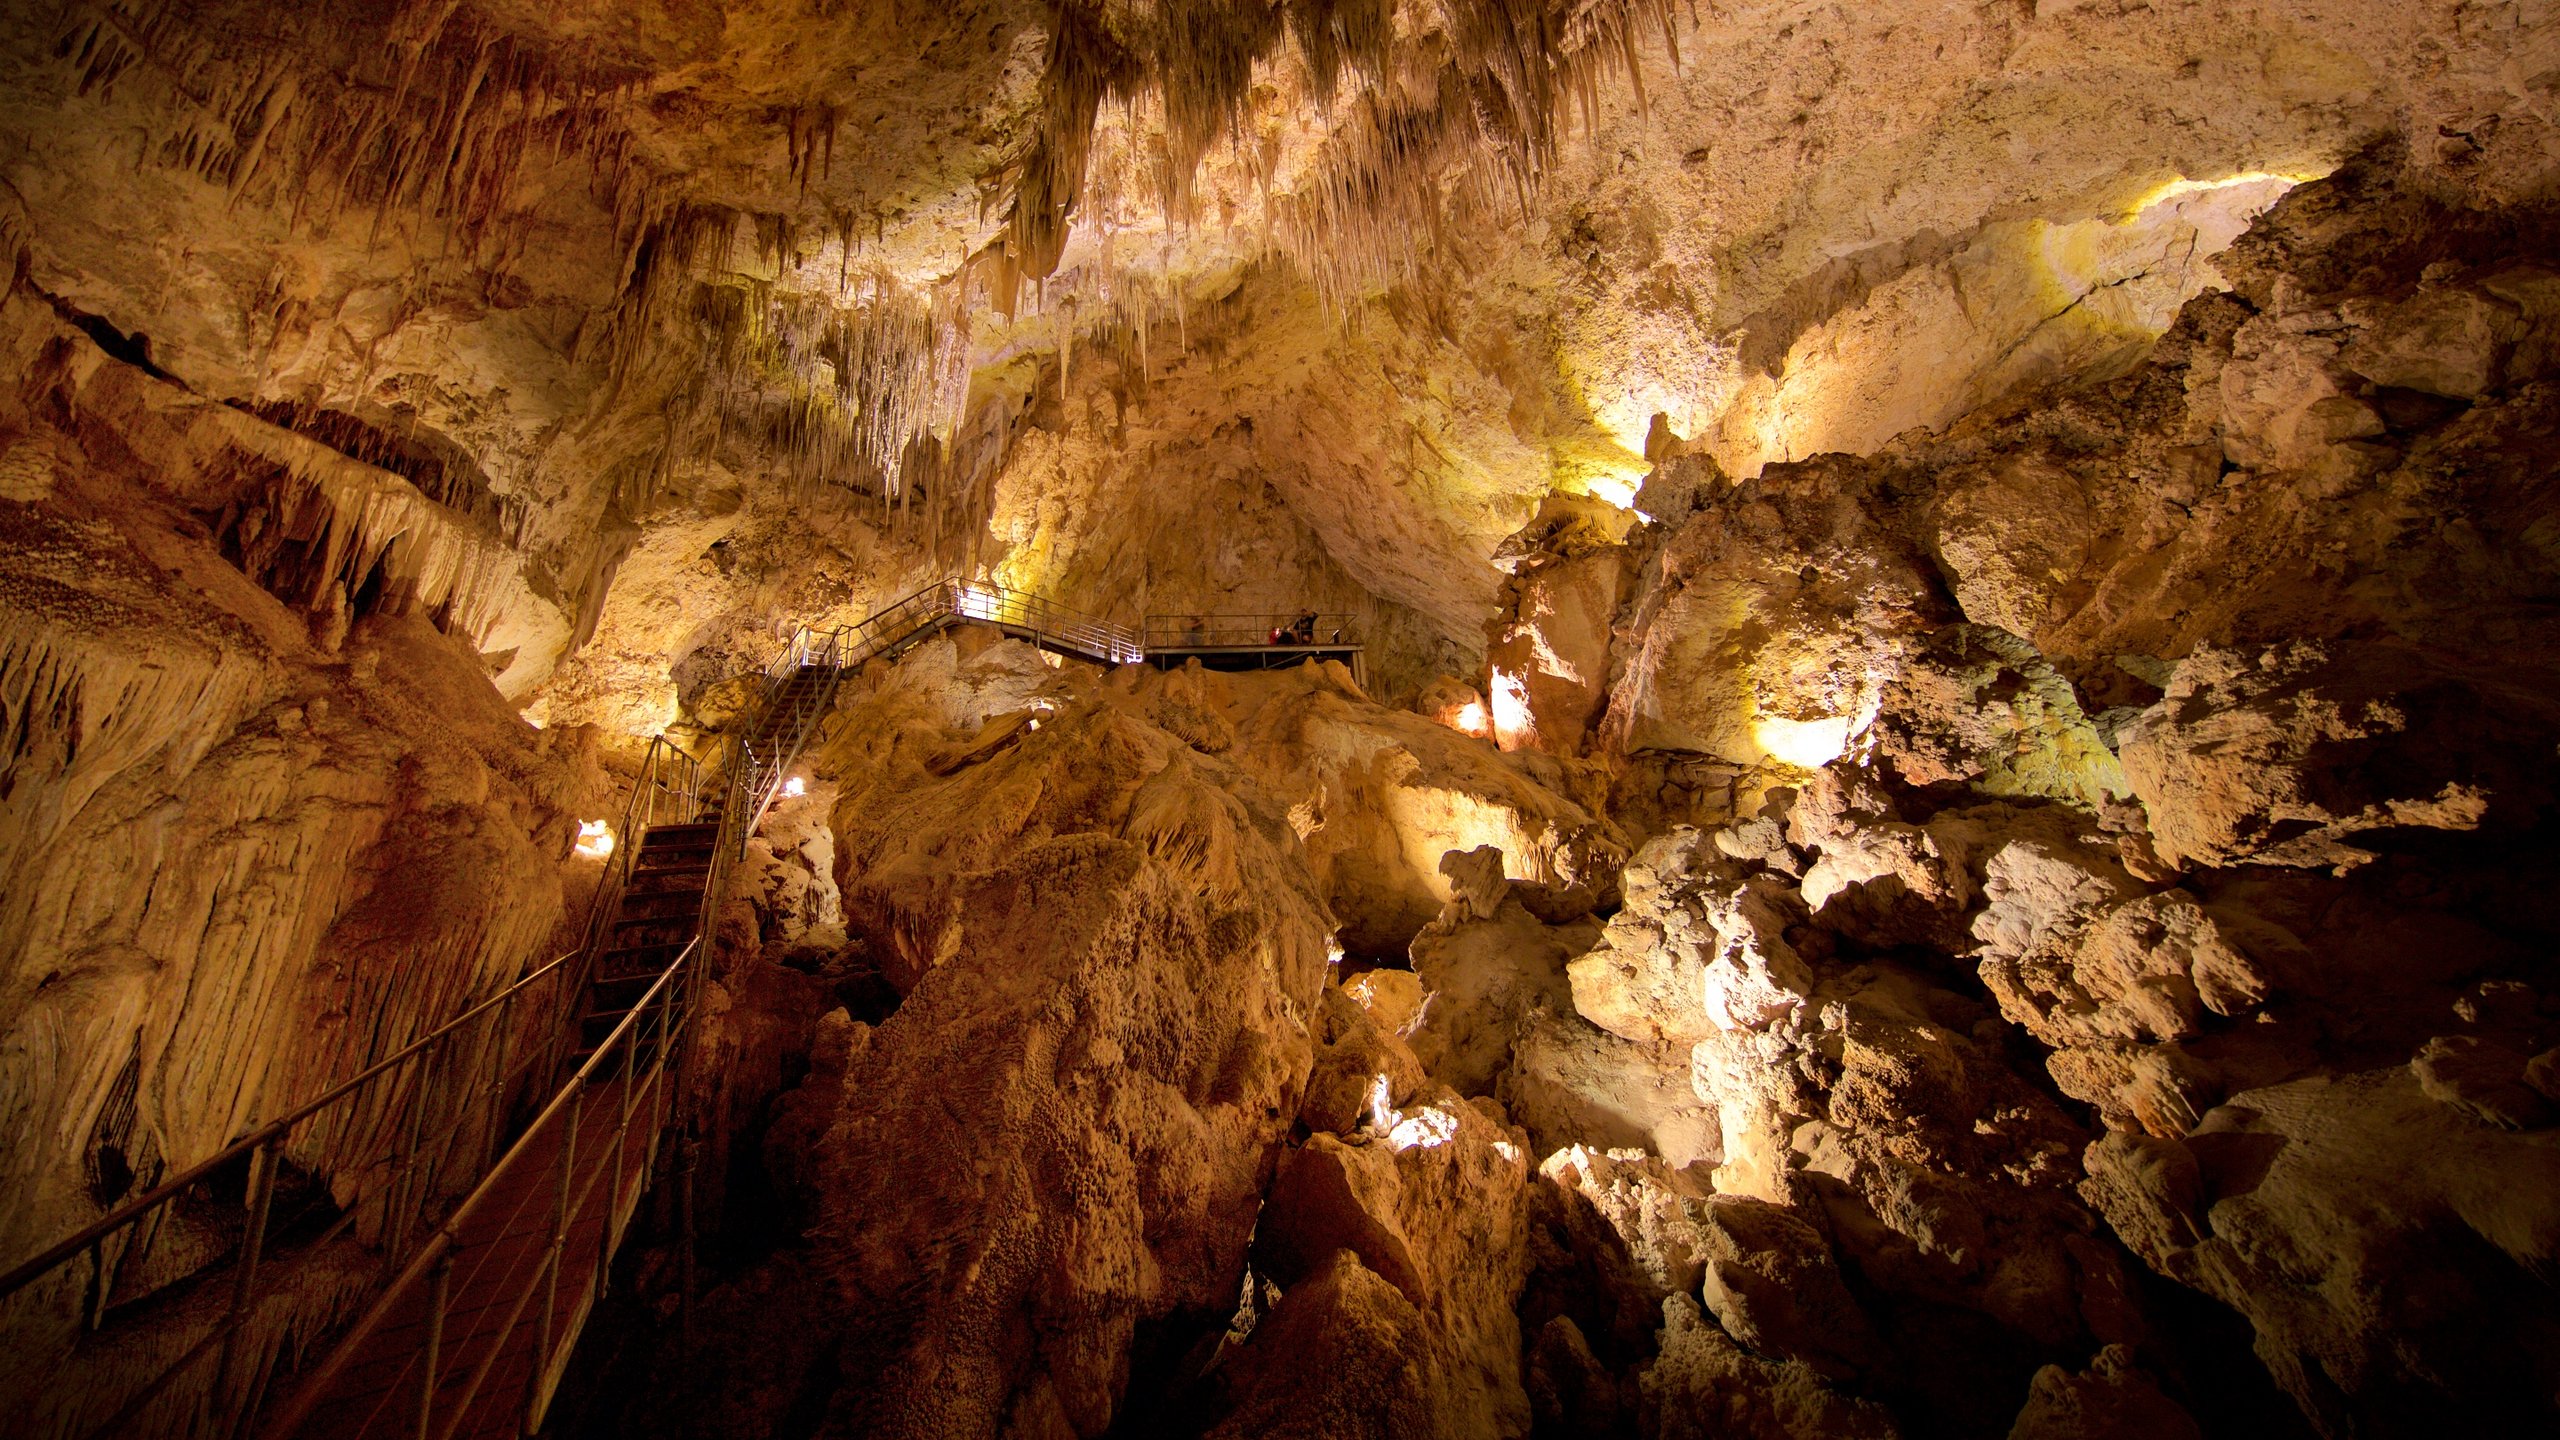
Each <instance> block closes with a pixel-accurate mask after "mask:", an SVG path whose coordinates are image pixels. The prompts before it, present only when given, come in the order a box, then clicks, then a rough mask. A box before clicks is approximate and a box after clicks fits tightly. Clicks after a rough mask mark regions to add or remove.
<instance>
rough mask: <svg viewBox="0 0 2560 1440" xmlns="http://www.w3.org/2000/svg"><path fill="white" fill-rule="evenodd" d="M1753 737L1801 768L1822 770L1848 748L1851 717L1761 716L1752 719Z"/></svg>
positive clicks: (1776, 755)
mask: <svg viewBox="0 0 2560 1440" xmlns="http://www.w3.org/2000/svg"><path fill="white" fill-rule="evenodd" d="M1751 738H1752V739H1753V740H1754V741H1756V742H1758V744H1759V746H1760V748H1761V749H1762V750H1763V751H1765V752H1767V753H1768V754H1769V756H1770V757H1771V758H1773V759H1776V760H1780V761H1783V762H1785V763H1787V764H1789V765H1793V766H1795V767H1796V768H1797V769H1799V770H1819V769H1821V768H1822V767H1823V766H1825V765H1828V764H1830V763H1831V762H1832V761H1834V760H1837V759H1839V758H1840V752H1841V751H1843V750H1846V749H1848V748H1849V717H1848V716H1846V715H1834V716H1831V717H1829V718H1827V719H1822V720H1789V719H1785V718H1783V717H1781V716H1777V715H1762V716H1759V717H1757V718H1755V719H1754V720H1753V721H1752V722H1751Z"/></svg>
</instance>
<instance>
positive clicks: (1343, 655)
mask: <svg viewBox="0 0 2560 1440" xmlns="http://www.w3.org/2000/svg"><path fill="white" fill-rule="evenodd" d="M1144 644H1145V649H1146V661H1147V663H1148V664H1150V665H1153V666H1155V667H1156V668H1157V669H1159V670H1171V669H1174V668H1175V667H1177V666H1179V665H1181V664H1182V663H1183V662H1184V661H1186V660H1197V661H1199V662H1200V663H1201V665H1202V666H1203V667H1205V668H1207V669H1211V670H1279V669H1285V668H1287V667H1289V666H1291V665H1296V664H1299V663H1300V662H1302V661H1307V660H1339V661H1341V662H1342V663H1343V664H1344V665H1346V666H1349V667H1350V669H1351V678H1352V679H1354V680H1356V681H1358V682H1359V683H1360V684H1362V685H1364V686H1365V685H1367V684H1368V683H1369V675H1368V663H1367V652H1366V650H1365V649H1364V648H1363V647H1362V645H1361V641H1360V630H1359V617H1357V616H1354V615H1348V614H1338V613H1318V612H1315V611H1299V612H1298V613H1296V614H1276V615H1178V614H1177V615H1149V616H1148V617H1147V619H1146V626H1145V630H1144Z"/></svg>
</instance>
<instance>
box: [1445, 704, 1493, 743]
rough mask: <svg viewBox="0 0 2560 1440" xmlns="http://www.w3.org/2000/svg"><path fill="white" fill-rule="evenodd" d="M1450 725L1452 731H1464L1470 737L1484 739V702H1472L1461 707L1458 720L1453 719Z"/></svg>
mask: <svg viewBox="0 0 2560 1440" xmlns="http://www.w3.org/2000/svg"><path fill="white" fill-rule="evenodd" d="M1449 725H1450V728H1452V729H1455V730H1462V731H1465V732H1466V733H1467V734H1469V735H1473V736H1476V737H1478V738H1482V737H1483V735H1484V733H1485V714H1484V702H1483V701H1481V700H1470V701H1468V702H1467V703H1466V704H1464V705H1461V706H1459V707H1458V713H1457V716H1456V718H1454V719H1452V720H1451V721H1450V722H1449Z"/></svg>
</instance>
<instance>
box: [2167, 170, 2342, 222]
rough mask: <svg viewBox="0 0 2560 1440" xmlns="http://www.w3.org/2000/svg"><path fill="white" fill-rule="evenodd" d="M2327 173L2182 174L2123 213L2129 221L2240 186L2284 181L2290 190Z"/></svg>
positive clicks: (2271, 171) (2271, 200)
mask: <svg viewBox="0 0 2560 1440" xmlns="http://www.w3.org/2000/svg"><path fill="white" fill-rule="evenodd" d="M2326 173H2328V172H2326V171H2322V170H2306V171H2285V170H2244V171H2242V172H2240V173H2239V174H2237V175H2226V176H2224V177H2222V178H2221V179H2219V180H2190V179H2188V178H2186V177H2185V176H2183V175H2181V176H2179V177H2177V178H2176V179H2174V180H2169V181H2165V182H2163V183H2161V184H2158V185H2155V186H2153V187H2151V188H2150V189H2149V190H2146V191H2144V192H2143V193H2142V194H2141V195H2140V196H2138V197H2136V198H2135V200H2134V202H2133V203H2132V204H2130V205H2128V206H2126V207H2125V209H2124V214H2125V218H2126V219H2131V218H2133V217H2134V216H2136V215H2139V214H2141V213H2142V212H2143V211H2145V210H2148V209H2150V208H2151V207H2152V206H2154V205H2163V204H2166V203H2168V202H2170V201H2172V200H2184V199H2186V198H2187V197H2188V196H2190V195H2203V194H2209V193H2211V192H2213V191H2216V190H2229V189H2232V188H2234V187H2237V186H2241V185H2259V184H2265V183H2266V182H2268V181H2282V182H2283V185H2284V190H2291V189H2292V188H2293V187H2294V186H2296V185H2300V184H2302V183H2304V182H2305V181H2309V180H2317V179H2319V178H2320V177H2321V176H2322V175H2324V174H2326ZM2276 193H2277V195H2279V196H2280V195H2282V194H2283V193H2284V191H2282V190H2279V191H2277V192H2276ZM2267 203H2268V204H2273V203H2275V197H2274V196H2270V197H2269V198H2268V201H2267ZM2257 208H2261V209H2262V208H2264V207H2263V206H2261V207H2257ZM2253 213H2254V212H2253Z"/></svg>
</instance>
